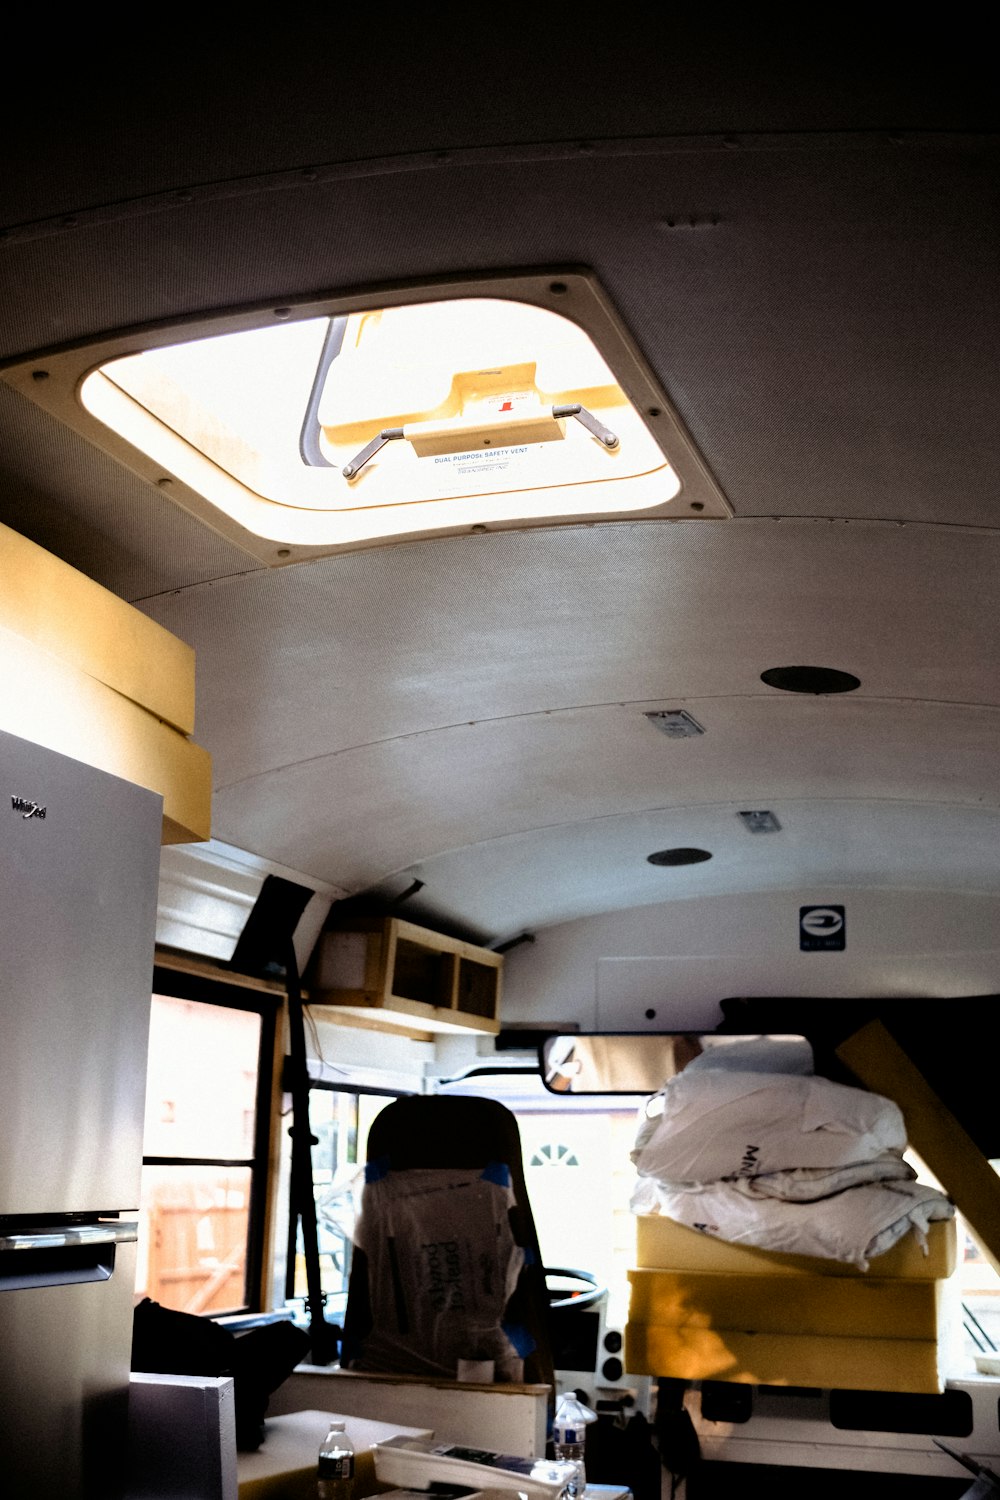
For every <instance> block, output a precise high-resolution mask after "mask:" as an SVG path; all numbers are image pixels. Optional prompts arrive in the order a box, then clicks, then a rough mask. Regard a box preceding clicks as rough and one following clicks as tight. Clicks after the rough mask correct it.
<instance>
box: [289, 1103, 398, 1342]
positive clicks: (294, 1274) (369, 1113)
mask: <svg viewBox="0 0 1000 1500" xmlns="http://www.w3.org/2000/svg"><path fill="white" fill-rule="evenodd" d="M396 1097H397V1095H396V1093H395V1092H389V1091H386V1092H382V1093H378V1092H374V1091H371V1090H368V1089H364V1088H361V1087H342V1088H336V1087H330V1086H329V1085H326V1084H315V1083H314V1084H313V1085H312V1087H311V1088H310V1090H309V1125H310V1128H311V1130H312V1134H313V1135H314V1136H315V1137H316V1142H315V1144H314V1145H313V1148H312V1164H313V1189H314V1193H315V1198H316V1230H317V1236H316V1237H317V1241H318V1245H319V1263H320V1285H321V1286H322V1289H323V1293H324V1296H325V1297H326V1316H327V1318H328V1319H329V1321H331V1322H334V1323H336V1322H340V1321H341V1320H342V1319H343V1315H344V1308H345V1306H346V1303H347V1286H348V1282H349V1280H350V1274H351V1251H352V1248H353V1237H354V1222H355V1218H356V1216H357V1211H358V1208H359V1206H360V1195H361V1186H362V1180H363V1173H364V1163H365V1159H366V1153H367V1144H368V1131H369V1129H370V1128H371V1124H372V1121H373V1120H374V1119H375V1116H376V1115H377V1114H378V1113H379V1112H380V1111H381V1110H383V1109H384V1108H385V1106H386V1105H387V1104H391V1103H392V1100H393V1099H394V1098H396ZM288 1123H290V1117H289V1122H288ZM290 1178H291V1142H290V1138H289V1134H288V1131H287V1129H286V1130H283V1131H282V1147H281V1168H280V1183H281V1187H280V1205H281V1206H280V1207H279V1214H280V1215H281V1219H282V1221H284V1222H287V1224H288V1237H287V1241H286V1243H285V1244H284V1245H282V1246H279V1247H278V1249H277V1253H276V1257H275V1265H274V1289H275V1294H274V1300H275V1305H276V1306H279V1307H280V1306H281V1304H282V1303H283V1302H284V1303H285V1304H286V1305H287V1304H291V1305H292V1306H293V1307H294V1308H296V1310H298V1309H299V1308H303V1309H304V1306H305V1299H306V1295H307V1290H308V1287H307V1278H306V1263H305V1254H304V1250H303V1245H302V1230H301V1225H300V1223H299V1221H298V1218H297V1216H294V1215H291V1214H290V1213H289V1202H288V1186H289V1182H290Z"/></svg>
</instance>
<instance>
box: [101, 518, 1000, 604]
mask: <svg viewBox="0 0 1000 1500" xmlns="http://www.w3.org/2000/svg"><path fill="white" fill-rule="evenodd" d="M713 521H720V522H725V524H726V526H727V527H730V526H732V525H734V524H735V525H737V526H742V527H749V526H758V527H763V526H782V527H784V528H785V529H787V530H790V529H791V528H792V527H796V526H801V527H808V526H816V527H820V526H831V527H832V526H843V527H850V528H852V529H854V530H858V529H860V528H862V527H870V528H872V529H879V530H886V531H899V530H903V529H905V530H907V531H911V532H932V533H933V532H943V533H945V534H946V535H951V536H955V535H969V536H977V537H987V538H997V539H1000V523H998V524H997V525H996V526H984V525H982V524H981V523H977V524H975V525H971V524H970V525H966V524H963V523H962V522H961V521H911V520H907V519H905V518H903V519H901V518H900V517H898V516H834V515H824V516H799V515H774V514H768V515H742V516H741V515H732V516H711V517H708V518H705V517H691V516H648V517H642V516H634V515H632V516H624V517H622V519H621V520H614V519H608V518H604V519H602V520H600V521H568V522H566V524H565V525H546V526H499V525H497V526H494V527H492V528H490V527H487V529H486V531H485V532H484V533H473V532H472V531H471V528H470V530H469V532H460V533H455V532H450V533H448V534H447V535H446V536H440V537H433V536H431V537H428V536H420V537H410V538H407V537H402V538H394V539H393V540H392V541H389V542H378V543H374V544H372V545H368V546H358V547H349V548H344V549H343V550H342V551H339V552H325V553H323V554H322V555H321V556H314V557H299V558H294V559H293V560H292V561H290V562H287V563H283V564H282V565H281V566H280V567H274V566H271V565H269V564H267V563H261V564H260V566H259V567H255V568H241V569H239V570H238V571H237V572H233V573H220V574H218V575H217V576H216V577H214V578H201V579H198V581H197V582H195V583H189V584H182V585H181V586H180V587H179V588H177V587H172V588H168V589H161V590H160V591H159V592H157V593H155V594H142V595H137V596H136V597H134V598H131V599H129V601H128V602H129V603H130V604H134V605H135V606H136V608H137V609H141V608H142V607H143V605H144V604H152V603H154V602H155V601H156V600H159V599H186V598H192V597H197V595H198V594H199V593H202V592H207V591H208V590H209V589H213V588H217V587H219V586H220V585H224V584H228V583H232V582H234V581H239V580H241V579H261V578H268V579H270V578H277V577H280V576H281V575H283V574H286V573H293V572H294V573H300V572H301V571H302V570H303V569H305V568H310V567H315V568H319V567H322V566H323V565H327V566H331V565H333V564H335V563H336V561H337V560H338V559H341V558H348V557H357V556H358V555H360V554H366V555H369V556H371V555H374V554H383V553H388V552H392V551H397V550H401V549H403V548H408V547H421V546H443V545H444V544H445V543H447V542H466V543H469V544H472V545H482V542H483V537H484V536H491V537H498V536H510V535H518V536H524V535H528V534H531V533H535V534H537V533H539V532H547V533H557V532H566V533H575V532H586V531H597V530H598V529H599V528H605V527H606V528H608V529H614V530H625V529H626V528H628V529H630V530H633V531H636V530H638V529H640V528H647V529H648V528H652V527H657V528H659V527H666V526H690V525H696V526H697V527H698V528H699V529H701V528H702V527H705V526H708V525H711V524H712V522H713ZM206 529H207V528H206Z"/></svg>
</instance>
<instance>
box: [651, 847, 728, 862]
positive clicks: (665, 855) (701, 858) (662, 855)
mask: <svg viewBox="0 0 1000 1500" xmlns="http://www.w3.org/2000/svg"><path fill="white" fill-rule="evenodd" d="M711 858H712V856H711V854H710V853H709V852H708V850H707V849H658V850H657V851H656V853H655V854H647V855H646V859H647V861H648V862H649V864H651V865H700V864H704V862H705V860H706V859H711Z"/></svg>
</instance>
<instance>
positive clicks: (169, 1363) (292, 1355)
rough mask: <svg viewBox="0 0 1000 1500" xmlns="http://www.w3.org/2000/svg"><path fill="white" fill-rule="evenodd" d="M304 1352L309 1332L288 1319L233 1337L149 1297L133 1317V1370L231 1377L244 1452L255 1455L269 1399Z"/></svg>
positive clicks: (206, 1320) (240, 1446)
mask: <svg viewBox="0 0 1000 1500" xmlns="http://www.w3.org/2000/svg"><path fill="white" fill-rule="evenodd" d="M308 1349H309V1335H308V1333H306V1332H305V1330H304V1329H302V1328H296V1326H295V1324H294V1323H291V1322H289V1321H288V1320H287V1319H283V1320H282V1321H280V1322H277V1323H264V1324H262V1325H261V1327H259V1328H251V1329H249V1330H248V1331H247V1332H246V1333H241V1334H235V1333H232V1332H230V1330H229V1329H228V1328H223V1327H222V1326H221V1325H220V1324H218V1323H213V1322H212V1320H211V1318H199V1317H197V1316H196V1315H195V1314H194V1313H183V1312H175V1311H173V1310H172V1309H171V1308H168V1307H161V1306H160V1304H159V1303H158V1302H153V1301H151V1300H150V1298H149V1297H146V1298H144V1299H143V1301H142V1302H140V1303H139V1304H138V1306H137V1307H136V1309H135V1311H134V1313H133V1315H132V1369H133V1370H137V1371H138V1370H141V1371H144V1372H146V1373H149V1374H154V1375H228V1376H231V1377H232V1381H233V1388H234V1393H235V1405H236V1446H237V1448H238V1449H239V1450H240V1452H242V1453H253V1452H255V1451H256V1449H258V1448H259V1447H260V1445H261V1443H262V1442H263V1441H264V1414H265V1412H266V1411H267V1405H268V1401H269V1400H270V1398H271V1395H272V1393H273V1392H274V1391H276V1390H277V1389H278V1387H279V1385H281V1384H282V1382H283V1381H284V1380H286V1379H287V1378H288V1376H289V1375H290V1374H291V1373H292V1371H293V1370H294V1368H295V1366H296V1365H297V1364H299V1363H300V1362H301V1361H302V1360H303V1359H304V1358H305V1356H306V1354H307V1352H308Z"/></svg>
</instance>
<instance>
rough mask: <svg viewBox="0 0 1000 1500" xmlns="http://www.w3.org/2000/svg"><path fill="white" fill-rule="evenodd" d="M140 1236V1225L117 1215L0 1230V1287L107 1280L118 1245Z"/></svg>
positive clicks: (4, 1289) (10, 1288)
mask: <svg viewBox="0 0 1000 1500" xmlns="http://www.w3.org/2000/svg"><path fill="white" fill-rule="evenodd" d="M138 1237H139V1226H138V1224H137V1223H135V1222H134V1221H123V1220H120V1219H115V1220H108V1221H106V1222H105V1223H103V1224H86V1225H81V1226H80V1227H79V1228H76V1229H65V1230H61V1231H56V1230H52V1229H45V1230H36V1231H30V1230H29V1231H26V1232H25V1233H23V1234H3V1235H0V1292H18V1291H30V1290H32V1289H36V1288H38V1287H46V1286H49V1287H54V1286H75V1285H78V1284H81V1283H83V1282H97V1281H110V1280H111V1278H112V1276H113V1275H114V1273H115V1250H116V1247H117V1246H118V1245H128V1244H134V1243H135V1241H136V1240H137V1239H138Z"/></svg>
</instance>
